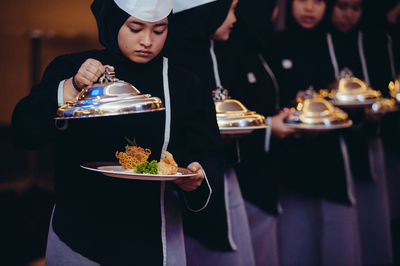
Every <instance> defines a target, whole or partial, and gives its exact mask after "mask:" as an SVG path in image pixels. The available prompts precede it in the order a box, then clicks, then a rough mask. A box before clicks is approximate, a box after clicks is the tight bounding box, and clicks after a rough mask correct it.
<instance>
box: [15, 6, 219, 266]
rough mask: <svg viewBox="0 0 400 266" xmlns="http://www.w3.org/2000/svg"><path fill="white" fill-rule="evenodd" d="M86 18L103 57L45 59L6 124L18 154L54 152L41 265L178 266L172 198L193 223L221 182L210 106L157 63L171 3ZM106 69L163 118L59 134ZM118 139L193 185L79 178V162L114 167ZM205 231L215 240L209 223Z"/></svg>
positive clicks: (87, 122) (177, 221) (164, 62)
mask: <svg viewBox="0 0 400 266" xmlns="http://www.w3.org/2000/svg"><path fill="white" fill-rule="evenodd" d="M91 9H92V12H93V14H94V16H95V18H96V21H97V26H98V30H99V39H100V42H101V43H102V44H103V45H104V47H105V49H104V50H93V51H87V52H82V53H77V54H69V55H63V56H59V57H57V58H56V59H54V60H53V61H52V62H51V63H50V65H49V66H48V67H47V68H46V71H45V73H44V76H43V78H42V80H41V82H40V83H39V84H37V85H35V86H34V87H33V88H32V90H31V92H30V94H29V96H27V97H25V98H23V99H22V100H21V101H20V102H19V103H18V104H17V106H16V107H15V110H14V113H13V118H12V130H13V137H14V140H15V142H16V143H18V144H19V145H21V146H24V147H27V148H33V149H34V148H37V147H39V146H41V145H42V144H44V143H47V142H50V141H53V142H54V143H55V157H56V168H55V191H56V206H55V208H54V211H53V215H52V221H51V224H50V230H49V238H48V247H47V254H46V263H47V265H99V264H102V265H103V264H104V265H185V264H186V258H185V250H184V243H183V231H182V226H181V216H180V213H181V212H180V210H179V205H178V203H177V202H178V197H179V198H182V200H181V202H184V203H185V204H183V205H187V209H189V210H190V211H187V212H186V214H185V215H186V216H188V217H190V215H191V214H190V213H201V211H202V210H203V209H204V208H206V206H207V204H208V203H209V202H212V201H213V200H214V199H213V196H212V194H211V193H212V188H211V187H212V186H214V184H216V183H218V182H219V180H222V179H223V167H221V166H223V159H222V156H220V153H221V150H222V145H221V142H220V136H219V132H218V127H217V123H216V119H215V111H214V108H213V107H214V105H213V102H212V99H211V96H210V95H209V93H207V91H206V90H205V89H204V88H203V84H202V83H201V82H200V81H199V79H198V78H196V77H195V76H194V75H193V74H191V73H189V72H187V71H185V70H183V69H181V68H178V67H175V66H173V65H172V64H169V63H168V59H167V58H165V57H163V56H162V49H163V46H164V42H165V40H166V38H167V34H168V23H169V17H168V15H169V14H170V13H171V9H172V2H171V1H162V2H160V1H152V0H146V1H144V0H143V1H140V0H139V1H135V0H115V1H113V0H95V1H94V2H93V4H92V6H91ZM106 65H108V66H111V68H112V69H114V70H115V72H116V76H117V77H118V78H119V79H121V80H124V81H126V82H128V83H131V84H134V86H135V87H136V88H138V89H139V90H140V91H141V92H142V93H150V94H151V95H152V96H156V97H159V98H160V99H161V100H162V101H163V103H164V105H165V111H160V112H150V113H142V114H134V115H122V116H111V117H104V118H93V119H77V120H71V121H69V122H68V124H67V125H64V126H63V127H62V129H63V130H58V129H57V128H56V126H55V123H54V120H53V118H54V117H56V111H57V108H58V107H59V106H60V105H63V104H64V103H65V101H67V100H74V99H76V98H75V97H76V94H77V93H78V91H79V90H81V89H83V88H86V87H87V86H91V85H92V84H93V83H94V82H95V81H96V80H97V79H98V78H99V76H100V75H101V74H102V73H103V72H104V67H105V66H106ZM188 88H191V90H188ZM58 126H60V125H58ZM124 136H128V137H131V138H133V137H134V138H135V139H136V141H137V143H138V144H139V145H140V146H142V147H143V148H149V149H150V150H151V155H150V158H149V160H152V159H155V160H157V161H158V160H160V158H161V154H162V152H163V151H166V150H168V151H169V152H171V153H172V154H173V156H174V158H175V160H176V162H177V164H178V165H179V166H181V167H188V168H189V169H191V170H192V171H194V172H195V173H197V175H196V176H195V177H193V178H181V179H177V180H176V181H174V184H173V183H171V182H165V181H161V182H160V181H141V180H125V179H116V178H110V177H107V176H104V175H102V174H100V173H96V172H90V171H87V170H84V169H82V168H80V164H82V163H84V162H97V161H116V159H115V152H116V151H117V150H119V151H121V150H123V149H124V147H125V145H126V143H124ZM191 227H193V228H194V229H193V230H197V231H200V232H203V233H204V234H205V235H207V234H213V232H212V231H210V230H204V231H203V229H204V228H202V226H201V225H199V224H195V227H194V226H193V225H192V224H190V223H188V228H191ZM214 230H216V231H218V230H220V229H219V228H218V223H217V222H216V225H215V227H214Z"/></svg>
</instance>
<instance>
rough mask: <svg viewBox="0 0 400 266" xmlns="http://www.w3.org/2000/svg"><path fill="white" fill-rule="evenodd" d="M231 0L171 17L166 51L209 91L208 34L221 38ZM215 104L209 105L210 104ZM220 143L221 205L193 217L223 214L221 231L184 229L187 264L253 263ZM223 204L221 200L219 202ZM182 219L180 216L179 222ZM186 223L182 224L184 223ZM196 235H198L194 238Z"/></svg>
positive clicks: (214, 68) (212, 66)
mask: <svg viewBox="0 0 400 266" xmlns="http://www.w3.org/2000/svg"><path fill="white" fill-rule="evenodd" d="M237 2H238V1H237V0H233V1H232V0H217V1H212V2H211V3H208V4H205V5H201V6H198V7H196V8H192V9H188V10H185V11H183V12H180V13H177V14H175V15H174V16H173V17H172V19H171V38H170V43H169V44H170V45H171V46H170V47H169V48H170V49H168V56H169V57H170V59H171V62H174V63H177V64H178V65H181V66H183V67H185V68H186V69H189V70H191V71H193V72H194V73H196V74H197V75H198V76H199V77H200V78H201V79H202V80H203V81H205V83H206V85H207V87H206V92H207V93H209V94H210V95H211V92H212V91H213V90H215V89H216V88H217V87H221V82H223V80H222V81H221V80H220V77H219V73H218V65H217V62H216V56H215V52H214V40H221V41H225V40H227V39H229V35H230V32H231V29H232V27H233V24H234V23H235V21H236V17H235V14H234V10H235V7H236V4H237ZM213 108H215V107H213ZM229 148H231V146H228V145H225V154H226V161H227V165H226V166H225V178H224V181H223V182H221V190H218V191H216V192H215V193H218V194H221V195H224V198H223V199H221V203H222V204H224V205H225V207H224V208H213V206H209V208H208V209H207V211H206V212H204V215H203V217H199V219H198V223H199V224H204V223H208V222H209V221H211V223H213V222H214V221H215V218H216V217H218V218H217V220H221V219H222V218H225V219H226V224H227V231H225V232H223V233H224V234H225V235H224V236H219V235H216V236H215V239H205V238H204V236H202V235H200V236H197V239H194V238H193V237H192V236H196V234H193V232H190V231H186V232H187V234H186V239H185V243H186V249H187V254H186V255H187V257H188V262H189V264H190V265H254V258H253V251H252V245H251V239H250V233H249V227H248V221H247V217H246V212H245V208H244V202H243V198H242V195H241V192H240V188H239V185H238V182H237V177H236V173H235V171H234V169H233V167H232V164H234V163H235V162H236V160H237V158H236V152H235V149H234V148H235V147H234V146H233V149H229ZM220 206H223V205H220ZM184 224H185V222H184ZM185 229H186V228H185ZM198 239H199V240H201V241H198Z"/></svg>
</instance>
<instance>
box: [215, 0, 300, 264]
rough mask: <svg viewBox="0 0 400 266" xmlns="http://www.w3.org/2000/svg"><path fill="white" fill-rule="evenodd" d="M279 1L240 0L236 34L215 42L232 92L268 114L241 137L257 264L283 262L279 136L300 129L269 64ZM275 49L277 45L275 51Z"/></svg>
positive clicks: (241, 173) (242, 179) (241, 169)
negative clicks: (290, 122)
mask: <svg viewBox="0 0 400 266" xmlns="http://www.w3.org/2000/svg"><path fill="white" fill-rule="evenodd" d="M275 4H276V3H275V1H262V0H246V1H240V2H239V4H238V6H237V8H236V14H237V17H238V22H237V23H236V25H235V27H234V28H233V31H232V34H231V38H230V39H229V40H228V41H226V42H216V55H217V58H218V62H219V64H218V66H219V72H220V74H221V80H223V81H224V85H225V86H226V87H227V88H229V92H230V95H231V96H232V97H233V98H234V99H237V100H239V101H240V102H241V103H243V104H244V105H245V106H246V108H248V109H249V110H252V111H256V112H257V113H259V114H262V115H264V116H265V117H267V120H268V124H269V125H270V127H268V128H267V129H266V130H255V131H253V132H252V133H251V134H250V135H248V136H244V137H242V138H240V139H239V144H240V145H239V148H240V149H239V151H240V162H239V163H238V164H237V165H236V167H235V170H236V172H237V175H238V180H239V183H240V187H241V190H242V192H243V197H244V199H245V205H246V212H247V216H248V219H249V224H250V231H251V238H252V244H253V250H254V256H255V260H256V265H278V264H279V243H278V223H279V216H278V214H279V212H280V211H281V208H280V205H279V201H278V186H277V175H278V172H279V167H276V166H277V162H276V156H274V153H275V152H276V151H277V150H278V151H279V146H280V145H279V142H280V139H282V138H285V137H286V136H289V135H291V134H293V133H294V132H295V131H296V130H295V129H293V128H290V127H287V126H285V125H284V119H285V118H286V117H287V116H288V115H289V114H290V113H289V112H288V110H287V108H286V109H284V108H282V107H281V106H280V101H279V93H280V92H279V84H278V82H277V79H276V77H275V74H274V72H273V70H272V69H271V67H270V64H269V59H270V56H272V55H270V54H269V53H268V52H267V51H268V46H269V45H270V44H271V41H272V36H271V35H272V34H273V32H272V31H273V20H274V15H275V14H276V11H277V9H276V7H275ZM271 54H273V51H272V52H271Z"/></svg>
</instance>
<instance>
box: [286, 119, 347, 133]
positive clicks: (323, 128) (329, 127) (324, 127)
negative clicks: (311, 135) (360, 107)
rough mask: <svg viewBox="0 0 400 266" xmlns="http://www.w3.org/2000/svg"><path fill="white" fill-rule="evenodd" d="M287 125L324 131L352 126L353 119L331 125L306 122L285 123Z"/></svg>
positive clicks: (299, 128) (304, 129)
mask: <svg viewBox="0 0 400 266" xmlns="http://www.w3.org/2000/svg"><path fill="white" fill-rule="evenodd" d="M285 125H286V126H288V127H291V128H295V129H298V130H301V131H315V132H324V131H331V130H336V129H343V128H348V127H351V126H352V125H353V121H351V120H348V121H346V122H344V123H338V124H331V125H313V124H305V123H285Z"/></svg>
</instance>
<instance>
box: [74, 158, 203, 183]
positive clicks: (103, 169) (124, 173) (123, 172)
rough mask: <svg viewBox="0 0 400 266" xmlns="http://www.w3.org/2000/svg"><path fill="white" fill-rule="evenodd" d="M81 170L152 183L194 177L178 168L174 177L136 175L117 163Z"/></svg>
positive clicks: (187, 171)
mask: <svg viewBox="0 0 400 266" xmlns="http://www.w3.org/2000/svg"><path fill="white" fill-rule="evenodd" d="M81 167H82V168H83V169H86V170H90V171H94V172H99V173H102V174H103V175H106V176H111V177H118V178H125V179H136V180H154V181H167V180H175V179H178V178H180V177H189V176H195V175H196V174H194V173H192V172H191V171H190V170H188V169H185V168H178V173H176V174H175V175H152V174H138V173H135V172H133V170H128V169H124V168H123V167H122V166H121V165H120V164H118V163H117V162H91V163H84V164H82V165H81Z"/></svg>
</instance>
